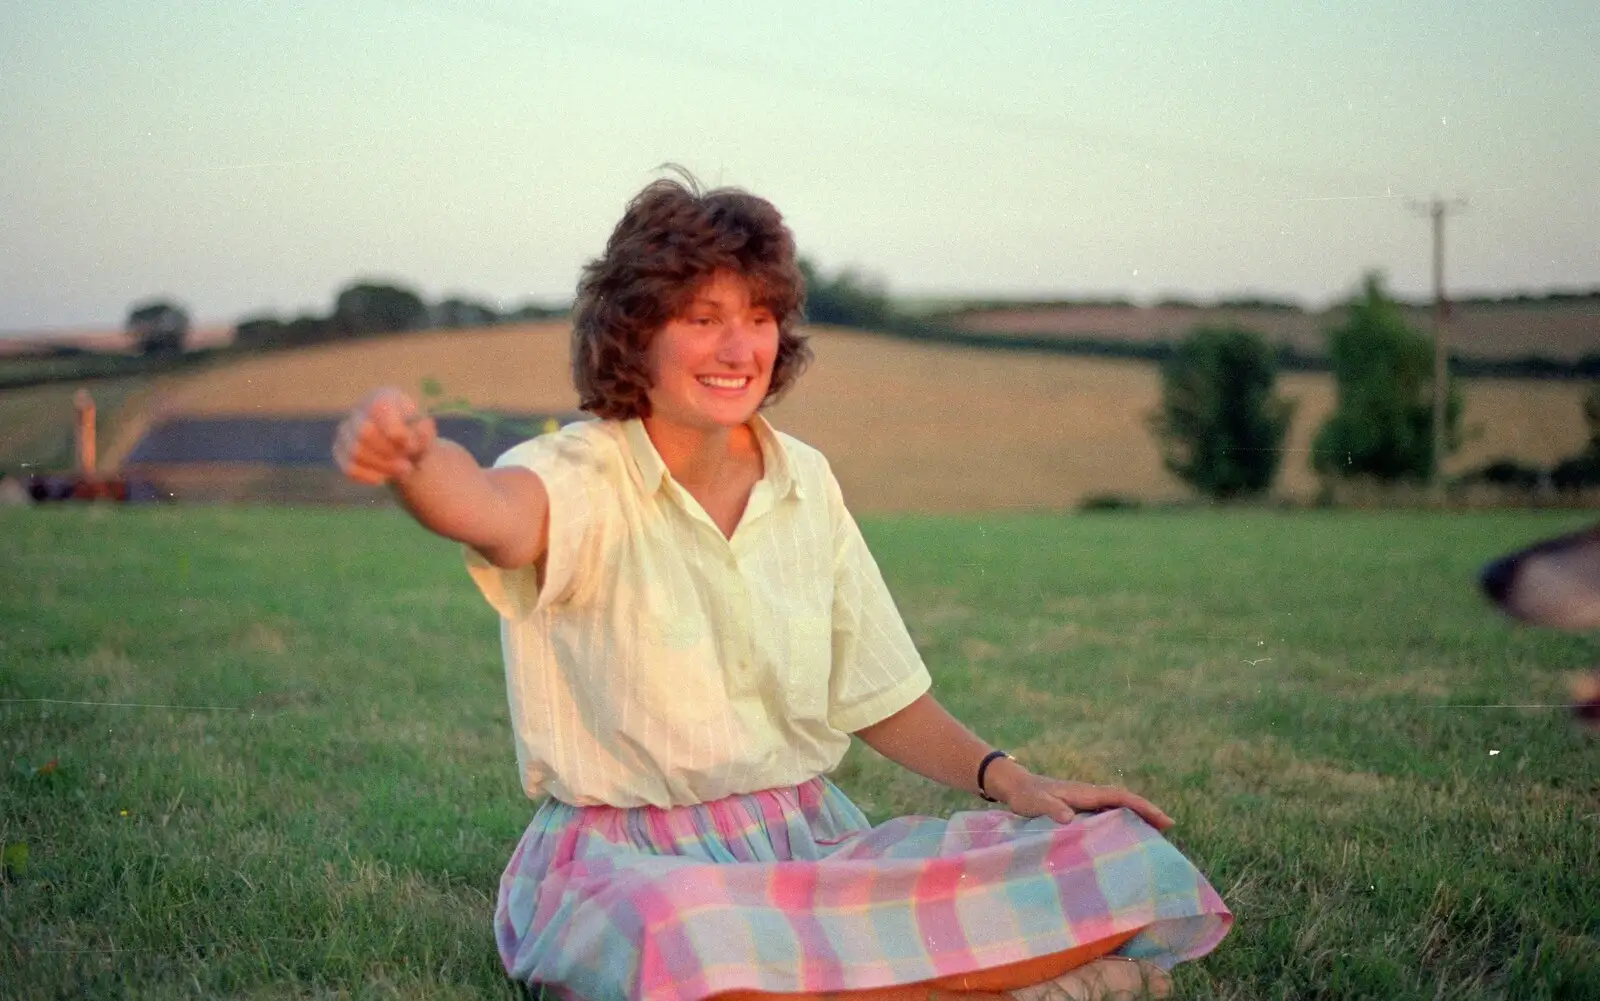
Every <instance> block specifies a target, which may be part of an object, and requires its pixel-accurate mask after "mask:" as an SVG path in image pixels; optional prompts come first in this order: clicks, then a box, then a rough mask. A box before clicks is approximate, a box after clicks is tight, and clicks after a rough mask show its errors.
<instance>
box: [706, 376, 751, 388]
mask: <svg viewBox="0 0 1600 1001" xmlns="http://www.w3.org/2000/svg"><path fill="white" fill-rule="evenodd" d="M700 382H701V384H703V385H706V386H710V387H712V388H713V389H743V388H744V387H745V386H746V385H748V384H749V382H750V379H749V377H747V376H737V377H733V378H725V377H723V376H716V375H702V376H700Z"/></svg>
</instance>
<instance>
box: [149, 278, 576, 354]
mask: <svg viewBox="0 0 1600 1001" xmlns="http://www.w3.org/2000/svg"><path fill="white" fill-rule="evenodd" d="M567 313H568V308H567V307H566V306H552V305H547V304H544V303H537V302H529V303H525V304H524V305H522V306H519V307H517V308H515V309H511V310H506V311H501V310H498V309H496V308H495V307H494V306H492V305H490V304H489V303H487V302H484V301H482V300H479V299H472V298H467V297H460V296H452V297H448V298H445V299H441V300H440V301H438V302H436V303H432V304H429V303H428V302H427V301H425V300H424V299H423V298H422V296H420V295H418V294H417V293H416V292H415V291H413V290H412V289H410V288H407V287H405V286H404V285H397V284H392V283H388V282H377V281H368V280H357V281H353V282H350V283H348V284H347V285H345V286H344V287H343V288H341V289H340V290H339V292H338V294H337V295H336V296H335V297H334V301H333V306H332V308H331V309H330V310H329V311H328V312H327V313H325V314H322V313H304V314H301V315H299V316H295V317H291V318H289V319H284V318H282V317H279V316H277V315H274V314H259V315H255V316H251V317H248V318H246V319H243V320H240V321H239V322H238V323H237V324H235V326H234V328H233V336H234V343H235V344H236V345H238V346H239V347H242V348H288V347H304V346H306V345H310V344H321V343H325V342H327V341H340V340H350V339H352V338H359V337H370V336H375V335H381V334H392V333H400V332H404V331H410V330H429V329H435V328H457V327H483V326H489V325H491V324H496V323H522V322H527V321H531V320H546V319H552V318H555V317H561V316H566V315H567ZM126 330H127V332H128V334H129V336H130V337H131V338H132V340H133V343H134V346H135V349H136V350H137V351H138V352H139V353H140V354H145V355H163V354H176V353H179V352H181V351H182V350H183V349H184V345H185V343H186V340H187V337H188V333H189V330H190V317H189V313H188V311H187V310H186V309H185V308H184V307H183V306H182V305H181V304H179V303H177V302H176V301H174V300H172V299H168V298H158V299H150V300H144V301H142V302H139V303H135V304H134V306H133V307H132V308H131V309H130V310H129V311H128V317H127V323H126Z"/></svg>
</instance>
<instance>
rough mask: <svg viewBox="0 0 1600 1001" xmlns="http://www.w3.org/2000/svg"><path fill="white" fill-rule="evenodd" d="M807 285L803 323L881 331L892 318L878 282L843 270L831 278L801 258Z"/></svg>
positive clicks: (801, 271) (887, 297) (891, 308)
mask: <svg viewBox="0 0 1600 1001" xmlns="http://www.w3.org/2000/svg"><path fill="white" fill-rule="evenodd" d="M800 273H801V275H802V276H804V278H805V283H806V321H807V322H808V323H828V324H834V325H836V326H840V327H861V328H866V329H878V330H881V329H884V328H885V327H887V326H888V325H889V323H890V321H891V320H892V319H893V318H894V307H893V304H891V303H890V301H889V295H888V293H887V292H886V291H885V290H884V288H883V285H882V284H881V283H879V282H876V281H873V280H871V279H868V278H866V277H864V276H862V275H861V274H859V273H858V272H856V271H853V270H850V269H848V268H846V269H845V270H844V271H841V272H839V273H838V274H836V275H834V276H833V277H831V278H829V277H827V276H825V275H823V273H822V271H821V270H820V269H818V267H817V266H816V264H814V263H813V262H812V261H810V260H808V259H807V258H804V257H802V258H800Z"/></svg>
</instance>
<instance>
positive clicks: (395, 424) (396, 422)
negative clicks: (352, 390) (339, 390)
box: [333, 389, 439, 486]
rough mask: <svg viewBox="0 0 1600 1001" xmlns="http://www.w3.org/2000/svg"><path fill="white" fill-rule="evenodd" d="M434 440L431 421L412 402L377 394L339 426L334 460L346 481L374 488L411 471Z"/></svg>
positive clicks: (391, 392) (393, 392)
mask: <svg viewBox="0 0 1600 1001" xmlns="http://www.w3.org/2000/svg"><path fill="white" fill-rule="evenodd" d="M438 435H439V430H438V427H437V426H436V425H435V424H434V422H433V418H432V417H429V416H428V415H427V413H426V412H424V411H423V410H422V408H421V407H419V406H417V404H416V401H414V400H412V399H411V397H409V396H407V395H406V394H405V393H403V392H401V391H400V390H398V389H379V390H375V391H374V392H372V393H371V394H369V395H368V396H367V397H366V398H365V399H363V400H362V401H361V402H360V403H358V404H356V406H355V409H354V410H352V411H350V416H348V417H346V418H345V419H344V422H343V423H341V424H340V425H339V432H338V434H337V435H335V436H334V442H333V459H334V461H335V462H336V463H338V465H339V469H340V471H342V472H343V473H344V475H345V476H347V477H349V478H350V479H352V480H355V481H356V482H357V483H366V484H370V485H373V486H377V485H380V484H383V483H388V482H390V481H392V480H397V479H400V478H402V477H404V476H406V475H408V474H409V473H411V472H412V471H413V470H415V469H416V468H417V463H418V462H419V461H420V460H421V459H422V456H423V455H424V454H425V453H426V452H427V451H428V449H429V447H431V446H432V445H433V443H434V441H435V440H436V439H437V438H438Z"/></svg>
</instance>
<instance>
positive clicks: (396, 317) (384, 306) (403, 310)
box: [329, 282, 428, 337]
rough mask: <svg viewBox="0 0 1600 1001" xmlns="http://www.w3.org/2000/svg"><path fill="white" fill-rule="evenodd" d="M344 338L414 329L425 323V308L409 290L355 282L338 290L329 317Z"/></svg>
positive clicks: (393, 286) (424, 325) (426, 323)
mask: <svg viewBox="0 0 1600 1001" xmlns="http://www.w3.org/2000/svg"><path fill="white" fill-rule="evenodd" d="M329 319H330V322H331V324H332V326H333V328H334V329H335V330H337V331H338V332H339V333H340V334H341V335H343V336H345V337H360V336H362V335H363V334H380V333H390V332H393V331H397V330H417V329H420V328H422V327H426V326H427V325H428V307H427V305H426V304H425V303H423V301H422V299H421V297H420V296H418V295H417V294H416V293H415V292H412V291H411V290H410V289H405V288H400V287H398V286H395V285H383V284H378V283H373V282H355V283H353V284H350V285H347V286H345V287H344V289H343V290H341V291H340V292H339V297H338V299H336V300H335V301H334V306H333V316H332V317H330V318H329Z"/></svg>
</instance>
